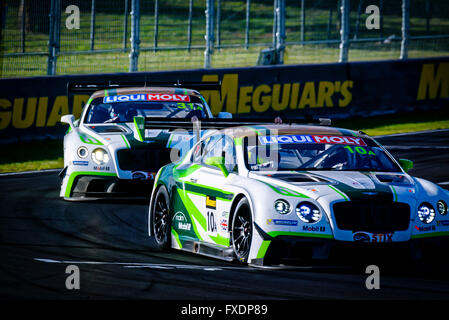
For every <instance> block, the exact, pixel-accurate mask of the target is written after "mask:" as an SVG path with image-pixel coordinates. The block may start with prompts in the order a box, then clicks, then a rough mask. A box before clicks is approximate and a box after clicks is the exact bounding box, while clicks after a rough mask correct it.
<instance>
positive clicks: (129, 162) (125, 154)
mask: <svg viewBox="0 0 449 320" xmlns="http://www.w3.org/2000/svg"><path fill="white" fill-rule="evenodd" d="M169 161H170V158H169V150H161V149H122V150H118V151H117V162H118V166H119V168H120V169H121V170H129V171H145V172H156V171H158V170H159V169H160V167H162V166H163V165H165V164H167V163H169Z"/></svg>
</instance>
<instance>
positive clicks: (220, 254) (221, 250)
mask: <svg viewBox="0 0 449 320" xmlns="http://www.w3.org/2000/svg"><path fill="white" fill-rule="evenodd" d="M172 248H174V249H178V250H183V251H187V252H192V253H196V254H200V255H202V256H207V257H211V258H215V259H220V260H225V261H233V260H235V258H236V257H235V254H234V250H233V248H232V247H222V246H218V245H214V244H211V243H204V242H200V241H194V240H183V241H182V247H180V246H179V245H175V244H174V242H173V241H172Z"/></svg>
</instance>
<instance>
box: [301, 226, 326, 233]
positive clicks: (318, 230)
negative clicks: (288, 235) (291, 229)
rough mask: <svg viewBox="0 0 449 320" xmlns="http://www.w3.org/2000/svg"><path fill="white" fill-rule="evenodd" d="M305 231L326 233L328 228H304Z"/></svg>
mask: <svg viewBox="0 0 449 320" xmlns="http://www.w3.org/2000/svg"><path fill="white" fill-rule="evenodd" d="M302 230H303V231H309V232H326V227H324V226H303V227H302Z"/></svg>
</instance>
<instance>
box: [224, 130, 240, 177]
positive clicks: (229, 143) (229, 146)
mask: <svg viewBox="0 0 449 320" xmlns="http://www.w3.org/2000/svg"><path fill="white" fill-rule="evenodd" d="M223 140H224V147H223V152H224V156H225V166H226V169H227V170H228V172H233V171H234V170H237V160H236V155H235V147H234V141H233V140H232V139H231V138H230V137H229V136H225V137H224V139H223Z"/></svg>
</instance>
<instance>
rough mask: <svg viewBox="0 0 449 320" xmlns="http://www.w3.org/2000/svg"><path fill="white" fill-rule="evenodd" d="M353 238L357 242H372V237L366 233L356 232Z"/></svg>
mask: <svg viewBox="0 0 449 320" xmlns="http://www.w3.org/2000/svg"><path fill="white" fill-rule="evenodd" d="M352 238H353V239H354V241H355V242H370V240H371V237H370V235H369V234H368V233H366V232H356V233H354V234H353V236H352Z"/></svg>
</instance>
